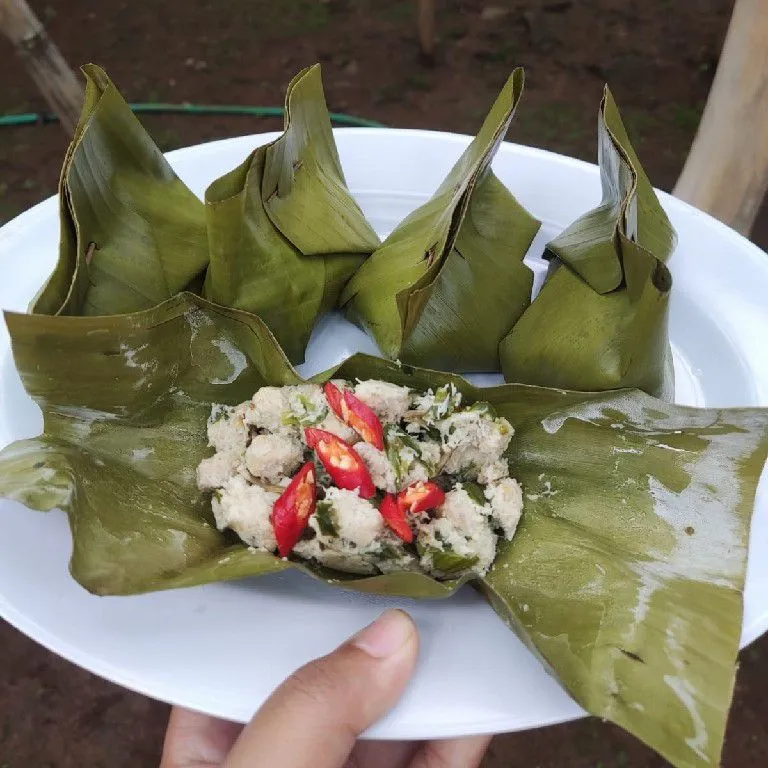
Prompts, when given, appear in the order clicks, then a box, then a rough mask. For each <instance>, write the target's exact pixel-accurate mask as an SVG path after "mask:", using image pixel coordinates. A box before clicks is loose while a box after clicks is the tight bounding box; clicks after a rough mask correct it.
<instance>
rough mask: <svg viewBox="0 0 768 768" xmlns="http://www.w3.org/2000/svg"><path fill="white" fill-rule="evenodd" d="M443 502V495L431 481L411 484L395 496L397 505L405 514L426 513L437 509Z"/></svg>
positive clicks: (440, 489) (441, 490) (438, 487)
mask: <svg viewBox="0 0 768 768" xmlns="http://www.w3.org/2000/svg"><path fill="white" fill-rule="evenodd" d="M444 501H445V493H444V492H443V489H442V488H440V486H439V485H437V484H436V483H433V482H431V481H427V482H424V481H421V480H420V481H418V482H416V483H412V484H411V485H409V486H408V487H407V488H404V489H403V490H402V491H400V493H398V494H397V505H398V507H400V509H401V510H402V511H403V513H405V512H411V513H414V514H415V513H417V512H426V511H427V510H428V509H434V508H435V507H439V506H440V505H441V504H442V503H443V502H444Z"/></svg>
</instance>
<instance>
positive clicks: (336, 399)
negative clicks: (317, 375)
mask: <svg viewBox="0 0 768 768" xmlns="http://www.w3.org/2000/svg"><path fill="white" fill-rule="evenodd" d="M323 392H324V393H325V399H326V400H327V401H328V405H330V406H331V410H332V411H333V412H334V413H335V414H336V415H337V416H338V417H339V418H340V419H341V420H342V421H343V420H344V416H343V413H344V411H342V406H341V404H342V403H343V402H344V395H342V394H341V390H340V389H339V388H338V387H337V386H336V385H335V384H334V383H333V382H332V381H326V382H325V385H324V386H323Z"/></svg>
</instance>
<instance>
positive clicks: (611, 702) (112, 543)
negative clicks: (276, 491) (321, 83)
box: [0, 294, 768, 768]
mask: <svg viewBox="0 0 768 768" xmlns="http://www.w3.org/2000/svg"><path fill="white" fill-rule="evenodd" d="M6 322H7V325H8V328H9V331H10V335H11V340H12V348H13V354H14V359H15V362H16V366H17V368H18V370H19V372H20V374H21V378H22V381H23V383H24V386H25V387H26V389H27V391H28V392H29V393H30V395H31V396H32V397H33V398H34V399H35V401H36V402H37V403H38V404H39V406H40V407H41V409H42V411H43V415H44V432H43V434H42V435H40V436H39V437H36V438H32V439H29V440H22V441H19V442H17V443H14V444H12V445H10V446H8V447H7V448H5V449H4V451H3V452H2V454H1V455H0V494H2V495H3V496H6V497H9V498H13V499H16V500H18V501H20V502H22V503H24V504H26V505H28V506H30V507H34V508H37V509H46V510H47V509H52V508H54V507H60V508H61V509H63V510H64V511H65V512H66V513H67V514H68V516H69V520H70V525H71V530H72V537H73V550H72V559H71V564H70V567H71V572H72V575H73V576H74V577H75V578H76V579H77V580H78V582H79V583H80V584H82V585H83V586H84V587H85V588H87V589H88V590H90V591H92V592H95V593H97V594H102V595H112V594H134V593H140V592H148V591H154V590H160V589H167V588H172V587H186V586H192V585H196V584H203V583H208V582H215V581H221V580H225V579H237V578H242V577H246V576H253V575H258V574H262V573H272V572H277V571H282V570H285V569H286V568H297V569H299V570H301V571H302V572H304V573H306V574H309V575H312V576H315V577H316V578H319V579H322V580H325V581H327V582H328V583H330V584H332V585H334V586H336V585H340V586H343V587H346V588H350V589H355V590H359V591H363V592H371V593H376V594H385V595H399V596H407V597H411V598H435V597H447V596H449V595H451V594H452V593H453V592H454V591H455V590H456V589H457V588H458V587H459V586H460V585H461V584H463V583H465V582H466V581H467V580H468V579H467V577H466V576H461V577H459V578H453V579H448V580H446V581H437V580H435V579H432V578H430V577H428V576H426V575H424V574H423V573H418V572H413V571H408V572H397V573H388V574H383V575H378V576H366V577H360V576H357V575H354V574H349V573H343V572H340V571H336V570H331V569H328V568H322V567H319V566H317V565H316V564H311V563H301V562H287V561H283V560H281V559H280V558H278V557H274V556H272V555H270V554H267V553H259V552H253V551H249V549H248V547H247V546H245V544H238V543H233V540H232V537H231V536H228V535H224V534H222V533H220V532H219V531H217V530H216V528H215V526H214V524H213V522H214V521H213V516H212V512H211V506H210V498H209V497H208V495H207V494H203V493H201V492H200V491H198V489H197V487H196V483H195V467H196V466H197V464H198V462H199V461H200V460H201V459H202V458H203V457H205V456H207V455H208V454H209V448H208V447H207V444H206V443H207V440H206V434H205V428H206V422H207V419H208V416H209V414H210V407H211V405H210V404H211V403H212V402H221V403H226V404H228V405H234V404H237V403H239V402H242V401H244V400H246V399H248V398H249V397H250V396H251V395H252V394H253V392H254V391H255V390H257V389H258V388H259V387H262V386H265V385H273V386H276V385H285V384H297V383H300V379H299V377H298V375H297V374H296V372H295V371H294V369H293V368H292V367H291V366H290V364H289V362H288V360H287V358H286V357H285V355H284V354H283V352H282V351H281V350H280V348H279V347H278V345H277V343H276V341H275V339H274V337H273V336H272V334H271V333H270V331H269V329H268V328H267V326H266V325H265V324H264V323H263V321H261V320H260V319H259V318H258V317H256V316H254V315H251V314H249V313H246V312H242V311H238V310H234V309H229V308H223V307H221V306H217V305H215V304H212V303H210V302H207V301H206V300H204V299H202V298H200V297H197V296H193V295H191V294H181V295H179V296H177V297H175V298H173V299H169V300H168V301H166V302H163V303H162V304H160V305H158V306H156V307H153V308H152V309H149V310H145V311H143V312H138V313H134V314H132V315H115V316H111V317H64V316H59V317H54V316H47V315H23V314H15V313H8V314H7V315H6ZM331 376H333V377H338V378H343V379H346V380H349V381H354V380H356V379H381V380H385V381H391V382H393V383H395V384H400V385H405V386H408V387H410V388H411V389H412V390H414V391H425V390H426V389H428V388H430V387H431V388H432V389H433V390H434V389H436V388H437V387H440V386H443V385H445V384H448V383H450V382H452V383H453V384H454V385H455V386H456V387H457V388H458V389H459V390H460V391H461V392H462V393H463V395H464V398H465V401H466V402H474V401H477V400H484V401H487V402H488V403H490V405H491V406H492V407H493V408H494V409H495V410H496V411H497V413H498V414H499V416H503V417H505V418H507V419H509V420H510V421H511V422H512V423H513V424H514V425H515V429H516V434H515V438H514V440H513V441H512V443H511V445H510V448H509V450H508V459H509V461H510V466H511V467H512V469H513V474H514V476H515V477H516V478H517V479H518V480H519V481H520V482H521V484H522V487H523V488H524V492H525V509H524V513H523V517H522V520H521V522H520V525H519V527H518V531H517V533H516V535H515V537H514V538H513V540H512V541H510V542H504V541H500V542H499V548H498V552H497V556H496V559H495V561H494V564H493V566H492V568H491V570H490V571H489V573H488V574H487V575H486V576H485V577H484V578H483V579H474V580H473V583H474V584H475V586H476V587H478V588H479V589H480V590H481V591H482V593H483V594H484V595H485V596H486V597H487V598H488V600H489V601H490V603H491V604H492V605H493V607H494V609H495V610H496V611H497V612H498V614H499V616H500V617H501V618H502V619H503V620H504V621H505V622H506V623H507V624H508V625H509V626H510V627H511V628H513V629H514V630H515V632H517V633H518V635H519V636H520V637H521V638H522V639H523V641H524V642H525V643H526V644H527V645H528V647H529V648H530V649H531V650H532V651H533V652H534V653H535V654H536V655H537V656H538V658H540V659H541V660H542V662H543V663H544V664H546V665H547V667H548V669H550V670H551V671H552V673H553V674H554V675H555V676H556V677H557V678H558V679H559V680H560V681H561V682H562V684H563V685H564V687H565V688H566V689H567V690H568V691H569V692H570V693H571V695H572V696H574V697H575V699H576V700H577V701H578V702H579V703H580V704H582V705H583V706H584V707H585V708H586V709H587V710H588V711H589V712H591V713H593V714H594V715H597V716H598V717H602V718H605V719H607V720H611V721H612V722H615V723H618V724H619V725H621V726H623V727H624V728H626V729H627V730H629V731H630V732H632V733H633V734H635V735H637V736H638V737H640V738H641V739H642V740H643V741H645V742H646V743H648V744H649V745H650V746H651V747H653V748H654V749H656V750H658V751H659V752H660V753H661V754H662V755H664V756H665V757H666V758H667V759H668V760H669V761H670V762H671V763H673V764H674V765H676V766H678V767H679V768H704V767H705V766H714V765H717V763H718V760H719V756H720V752H721V748H722V743H723V734H724V729H725V724H726V716H727V713H728V709H729V707H730V703H731V697H732V694H733V686H734V680H735V669H736V666H735V662H736V654H737V650H738V647H739V638H740V635H741V622H742V610H743V590H744V581H745V566H746V558H747V544H748V538H749V527H750V520H751V516H752V510H753V504H754V500H755V490H756V487H757V482H758V478H759V476H760V473H761V470H762V469H763V466H764V464H765V460H766V455H767V454H768V410H766V409H756V408H745V409H696V408H688V407H682V406H677V405H672V404H669V403H666V402H664V401H661V400H658V399H656V398H653V397H651V396H649V395H647V394H645V393H643V392H640V391H638V390H628V389H625V390H620V391H610V392H602V393H599V392H589V393H585V392H573V391H565V390H560V389H547V388H542V387H536V386H529V385H519V384H505V385H502V386H497V387H490V388H486V389H478V388H475V387H473V386H472V385H470V384H469V383H468V382H467V381H465V380H463V379H461V378H460V377H458V376H452V375H450V374H445V373H440V372H436V371H432V370H426V369H421V368H416V367H414V368H407V369H404V368H400V367H398V366H397V365H396V364H395V363H393V362H390V361H386V360H383V359H379V358H373V357H367V356H364V355H356V356H354V357H352V358H351V359H349V360H348V361H346V362H345V363H343V364H342V365H341V366H339V367H338V368H337V369H335V370H333V371H329V372H326V374H325V377H326V378H329V377H331ZM320 378H322V377H320ZM499 652H500V653H502V652H503V649H499ZM512 682H513V681H503V680H502V681H499V684H500V685H511V684H512Z"/></svg>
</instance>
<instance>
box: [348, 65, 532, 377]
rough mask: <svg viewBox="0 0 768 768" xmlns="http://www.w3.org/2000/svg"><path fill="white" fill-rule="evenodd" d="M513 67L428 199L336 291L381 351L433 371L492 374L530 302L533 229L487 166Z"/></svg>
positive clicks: (510, 101) (508, 114) (514, 80)
mask: <svg viewBox="0 0 768 768" xmlns="http://www.w3.org/2000/svg"><path fill="white" fill-rule="evenodd" d="M523 82H524V77H523V71H522V70H521V69H517V70H515V71H514V72H513V73H512V75H511V76H510V78H509V80H508V81H507V83H506V85H505V86H504V88H503V90H502V91H501V94H500V95H499V97H498V98H497V100H496V102H495V103H494V105H493V107H492V108H491V111H490V112H489V114H488V116H487V117H486V119H485V122H484V123H483V126H482V128H481V129H480V132H479V133H478V134H477V136H476V137H475V139H474V140H473V141H472V143H471V144H470V145H469V147H467V149H466V151H465V152H464V154H463V155H462V156H461V158H460V159H459V160H458V162H457V163H456V165H455V166H454V167H453V169H452V170H451V172H450V173H449V174H448V176H447V177H446V178H445V180H444V181H443V183H442V184H441V185H440V187H439V188H438V190H437V192H436V193H435V195H434V196H433V197H432V198H431V199H430V200H429V202H427V203H426V204H424V205H423V206H421V207H420V208H417V209H416V210H415V211H414V212H413V213H411V214H410V215H409V216H408V217H407V218H406V219H405V220H404V221H403V222H402V223H401V224H400V225H399V226H398V227H397V228H396V229H395V230H394V231H393V232H392V233H391V234H390V236H389V237H388V238H387V239H386V240H385V241H384V243H383V244H382V245H381V247H380V248H379V249H377V250H376V251H375V252H374V253H373V255H372V256H371V257H370V258H369V259H368V260H367V261H366V262H365V263H364V264H363V266H362V267H361V268H360V269H359V270H358V272H357V273H356V274H355V276H354V277H353V278H352V280H350V282H349V283H348V285H347V287H346V288H345V289H344V291H343V293H342V295H341V304H342V305H343V306H344V307H345V310H346V313H347V316H348V317H349V318H350V319H351V320H353V321H354V322H356V323H357V324H358V325H360V326H362V327H364V328H366V329H367V330H368V331H369V332H370V333H371V334H372V335H373V337H374V338H375V339H376V341H377V343H378V345H379V347H380V348H381V350H382V351H383V352H384V354H385V355H387V356H388V357H391V358H398V359H400V360H403V361H405V362H410V363H419V364H421V365H426V366H429V367H432V368H438V369H443V370H462V371H495V370H498V369H499V367H500V364H499V352H498V346H499V341H500V340H501V339H502V338H503V337H504V336H505V335H506V334H507V333H508V332H509V330H510V329H511V328H512V327H513V325H514V324H515V322H516V321H517V319H518V317H520V315H521V314H522V313H523V311H524V310H525V308H526V307H527V306H528V305H529V304H530V299H531V289H532V286H533V273H532V272H531V271H530V270H529V269H528V267H526V266H524V265H523V257H524V256H525V254H526V252H527V251H528V248H529V247H530V245H531V242H532V241H533V238H534V237H535V235H536V233H537V232H538V230H539V227H540V222H539V221H537V220H536V219H534V218H533V217H532V216H531V215H530V214H529V213H528V212H527V211H526V210H525V209H524V208H523V207H522V206H521V205H520V204H519V203H518V202H517V200H516V199H515V198H514V197H513V196H512V194H511V193H510V192H509V191H508V190H507V189H506V187H505V186H504V185H503V184H502V183H501V182H500V181H499V180H498V179H497V178H496V177H495V176H494V175H493V172H492V171H491V169H490V163H491V161H492V160H493V156H494V155H495V153H496V151H497V149H498V147H499V144H500V143H501V141H502V140H503V138H504V136H505V134H506V132H507V129H508V128H509V124H510V122H511V120H512V118H513V116H514V112H515V109H516V107H517V104H518V102H519V100H520V97H521V95H522V92H523Z"/></svg>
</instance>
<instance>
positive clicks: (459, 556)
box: [418, 486, 497, 576]
mask: <svg viewBox="0 0 768 768" xmlns="http://www.w3.org/2000/svg"><path fill="white" fill-rule="evenodd" d="M488 511H489V510H488V509H487V508H486V507H485V506H481V505H479V504H477V503H476V502H475V501H473V500H472V498H471V497H470V496H469V495H468V494H467V492H466V491H465V490H464V489H463V488H461V487H460V486H457V487H456V488H455V489H454V490H452V491H450V492H449V493H447V494H446V495H445V502H444V503H443V505H442V506H441V507H440V508H439V510H438V514H439V515H440V516H439V517H436V518H435V519H434V520H430V521H429V522H428V523H426V524H424V525H423V526H422V527H421V528H420V529H419V533H418V544H419V547H420V551H421V552H422V554H421V567H422V568H423V569H424V570H425V571H428V572H431V573H435V574H437V575H441V576H456V575H460V574H462V573H465V572H467V571H471V572H473V573H477V574H480V575H482V574H484V573H486V572H487V571H488V569H489V568H490V567H491V563H493V558H494V557H495V555H496V541H497V537H496V534H495V533H494V532H493V531H492V530H491V526H490V525H489V521H488ZM462 565H464V566H465V567H462Z"/></svg>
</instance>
